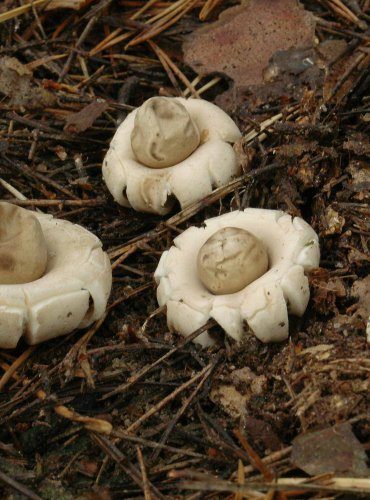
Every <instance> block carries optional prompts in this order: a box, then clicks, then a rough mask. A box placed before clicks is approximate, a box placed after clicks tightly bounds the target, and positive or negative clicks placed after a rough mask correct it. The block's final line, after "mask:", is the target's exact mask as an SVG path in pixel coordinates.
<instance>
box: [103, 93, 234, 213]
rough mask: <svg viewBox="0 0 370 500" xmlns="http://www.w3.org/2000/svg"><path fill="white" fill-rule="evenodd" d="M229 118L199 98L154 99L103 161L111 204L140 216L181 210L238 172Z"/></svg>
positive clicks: (127, 123) (125, 126)
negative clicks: (141, 214) (113, 201)
mask: <svg viewBox="0 0 370 500" xmlns="http://www.w3.org/2000/svg"><path fill="white" fill-rule="evenodd" d="M240 137H241V134H240V131H239V129H238V127H237V126H236V124H235V123H234V122H233V121H232V119H231V118H230V117H229V116H228V115H227V114H226V113H224V112H223V111H222V110H221V109H220V108H218V107H217V106H215V105H214V104H211V103H209V102H207V101H204V100H202V99H184V98H181V97H174V98H169V97H154V98H151V99H149V100H148V101H146V102H145V103H144V104H143V105H142V106H141V107H140V108H138V109H136V110H134V111H133V112H132V113H130V114H129V115H128V116H127V117H126V119H125V120H124V121H123V122H122V123H121V125H120V126H119V127H118V129H117V131H116V133H115V135H114V137H113V139H112V141H111V143H110V147H109V150H108V152H107V154H106V156H105V159H104V162H103V178H104V181H105V182H106V184H107V187H108V189H109V191H110V192H111V194H112V195H113V197H114V199H115V201H116V202H117V203H119V204H120V205H123V206H126V207H132V208H134V209H135V210H138V211H142V212H153V213H158V214H162V215H163V214H166V213H168V212H169V211H170V210H171V209H172V207H173V206H174V204H175V202H176V200H178V201H179V203H180V205H181V207H182V208H184V207H186V206H188V205H190V204H191V203H193V202H195V201H198V200H200V199H202V198H204V197H205V196H207V195H208V194H209V193H211V192H212V190H213V189H214V188H215V187H219V186H223V185H225V184H226V183H227V182H228V181H229V180H230V179H231V178H232V177H233V176H236V175H238V174H239V173H240V166H239V165H238V163H237V160H236V155H235V153H234V150H233V148H232V146H231V144H233V143H234V142H236V141H237V140H238V139H239V138H240Z"/></svg>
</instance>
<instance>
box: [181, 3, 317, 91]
mask: <svg viewBox="0 0 370 500" xmlns="http://www.w3.org/2000/svg"><path fill="white" fill-rule="evenodd" d="M314 27H315V23H314V20H313V16H312V14H310V13H308V12H306V11H305V10H303V8H302V7H301V6H300V5H299V3H298V2H297V1H296V0H276V1H275V2H271V1H270V0H252V1H251V2H248V3H247V4H246V5H241V6H237V7H232V8H230V9H227V10H225V11H224V12H223V13H222V14H221V16H220V18H219V20H218V21H216V22H215V23H212V24H209V25H208V26H205V27H203V28H201V29H199V30H197V31H195V32H194V33H192V35H191V38H189V39H188V40H187V41H186V42H185V44H184V46H183V49H184V56H185V61H186V62H187V64H189V65H190V66H192V67H193V68H194V70H195V71H197V72H198V73H200V74H201V75H206V74H209V73H212V72H221V73H225V74H226V75H228V76H229V77H230V78H232V79H233V80H234V82H235V85H236V86H247V85H259V84H262V83H263V81H264V79H263V70H264V69H265V68H266V66H267V65H268V62H269V59H270V58H271V56H272V55H273V54H274V53H275V52H276V51H277V50H287V49H290V48H292V47H305V46H310V45H311V43H312V39H313V35H314Z"/></svg>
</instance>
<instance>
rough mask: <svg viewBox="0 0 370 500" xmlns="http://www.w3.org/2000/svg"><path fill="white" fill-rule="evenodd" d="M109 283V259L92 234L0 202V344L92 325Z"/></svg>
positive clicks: (33, 341)
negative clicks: (23, 337) (22, 337)
mask: <svg viewBox="0 0 370 500" xmlns="http://www.w3.org/2000/svg"><path fill="white" fill-rule="evenodd" d="M111 284H112V271H111V266H110V262H109V258H108V256H107V254H106V253H105V252H103V250H102V248H101V242H100V240H99V239H98V238H97V237H96V236H94V235H93V234H92V233H90V232H89V231H87V230H86V229H84V228H82V227H81V226H78V225H77V224H72V223H71V222H68V221H65V220H59V219H54V218H53V217H52V216H49V215H45V214H39V213H36V212H31V211H29V210H25V209H23V208H20V207H17V206H15V205H12V204H9V203H6V202H0V347H3V348H13V347H15V346H16V345H17V343H18V340H19V339H20V337H21V336H22V335H24V336H25V339H26V341H27V342H28V343H29V344H37V343H39V342H42V341H44V340H48V339H51V338H54V337H58V336H60V335H65V334H67V333H70V332H71V331H72V330H74V329H75V328H83V327H86V326H88V325H90V324H91V323H92V322H93V321H95V320H97V319H99V318H100V317H101V316H102V315H103V314H104V311H105V309H106V305H107V301H108V297H109V294H110V289H111Z"/></svg>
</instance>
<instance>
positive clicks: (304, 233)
mask: <svg viewBox="0 0 370 500" xmlns="http://www.w3.org/2000/svg"><path fill="white" fill-rule="evenodd" d="M236 228H237V229H239V230H241V231H240V232H236V230H235V229H236ZM230 230H231V232H230ZM245 232H247V235H246V234H245ZM248 233H251V234H252V235H253V236H254V237H255V240H253V239H250V238H249V234H248ZM225 234H226V236H228V237H229V239H230V235H231V240H233V241H231V243H230V241H229V243H228V245H229V248H227V247H225V246H224V247H223V248H222V245H221V244H220V241H222V240H223V241H224V240H225ZM240 235H242V237H240ZM237 240H238V241H237ZM215 241H216V244H215V243H214V242H215ZM209 242H211V245H208V243H209ZM239 244H240V246H239V248H238V249H237V248H236V247H237V246H238V245H239ZM248 247H250V249H251V250H252V252H251V253H248V252H245V249H246V248H248ZM265 252H266V254H267V258H268V269H266V267H265V266H266V260H265V259H266V255H265ZM204 254H207V255H208V256H209V257H210V259H209V260H208V264H206V267H207V266H208V269H206V274H207V273H208V278H209V276H211V280H210V281H211V282H213V280H214V278H215V276H216V278H217V279H216V289H217V288H218V286H219V284H220V283H221V285H222V286H223V287H224V288H223V292H224V293H222V294H219V293H214V291H217V290H215V289H213V290H212V286H209V283H207V281H206V282H205V280H204V276H202V275H200V274H199V267H201V266H203V264H204ZM242 260H243V261H244V262H243V263H242ZM319 260H320V248H319V243H318V237H317V234H316V233H315V231H314V230H313V229H312V228H311V226H309V225H308V224H307V223H306V222H305V221H304V220H303V219H301V218H299V217H295V218H294V219H292V217H291V216H290V215H289V214H286V213H284V212H281V211H278V210H265V209H254V208H247V209H246V210H244V211H240V212H239V211H236V212H231V213H227V214H224V215H221V216H219V217H214V218H212V219H208V220H206V221H205V225H204V227H190V228H188V229H187V230H186V231H184V232H183V233H182V234H181V235H180V236H177V237H176V238H175V240H174V245H173V246H172V247H171V248H170V249H169V250H167V251H165V252H164V253H163V254H162V256H161V259H160V261H159V264H158V267H157V269H156V271H155V274H154V278H155V280H156V282H157V284H158V288H157V299H158V303H159V305H160V306H164V305H166V306H167V323H168V326H169V328H170V330H171V331H177V332H178V333H180V334H182V335H184V336H187V335H190V334H191V333H192V332H193V331H195V330H197V329H198V328H200V327H202V326H203V325H205V324H206V322H207V321H208V320H209V319H210V318H213V319H215V320H216V321H217V322H218V323H219V325H220V326H221V327H222V328H223V329H224V330H225V332H226V333H227V334H228V335H230V336H231V337H232V338H234V339H235V340H237V341H239V340H241V338H242V335H243V331H244V323H247V324H248V326H249V327H250V329H251V330H252V331H253V333H254V334H255V335H256V337H257V338H258V339H259V340H261V341H262V342H279V341H282V340H285V339H286V338H287V337H288V334H289V322H288V313H290V314H293V315H296V316H302V315H303V313H304V311H305V310H306V307H307V304H308V300H309V296H310V291H309V286H308V279H307V277H306V276H305V272H306V271H310V270H312V269H314V268H316V267H317V266H318V265H319ZM233 261H234V262H235V263H236V266H237V271H238V270H239V275H240V279H239V277H238V272H235V269H233V268H232V266H231V263H232V262H233ZM257 268H259V269H258V272H255V270H256V269H257ZM250 269H252V270H253V272H254V275H249V270H250ZM202 272H204V270H203V271H202ZM220 276H221V281H220V282H217V280H218V279H219V277H220ZM206 279H207V278H206ZM251 280H252V281H251ZM235 281H237V282H238V283H237V285H235ZM196 341H197V342H198V343H200V344H201V345H203V346H208V345H211V344H212V339H211V337H210V336H209V334H208V333H207V332H204V333H202V334H201V335H200V336H199V337H198V338H197V339H196Z"/></svg>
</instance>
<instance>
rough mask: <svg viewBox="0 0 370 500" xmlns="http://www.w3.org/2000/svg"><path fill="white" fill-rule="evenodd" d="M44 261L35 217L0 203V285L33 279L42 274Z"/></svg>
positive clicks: (42, 245) (28, 212)
mask: <svg viewBox="0 0 370 500" xmlns="http://www.w3.org/2000/svg"><path fill="white" fill-rule="evenodd" d="M47 259H48V252H47V246H46V241H45V238H44V234H43V231H42V228H41V224H40V222H39V221H38V220H37V218H36V217H35V215H34V214H33V213H32V212H31V211H30V210H25V209H23V208H21V207H18V206H17V205H13V204H11V203H7V202H0V284H4V285H8V284H20V283H30V282H31V281H35V280H37V279H38V278H40V277H41V276H42V275H43V274H44V272H45V269H46V266H47Z"/></svg>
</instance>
